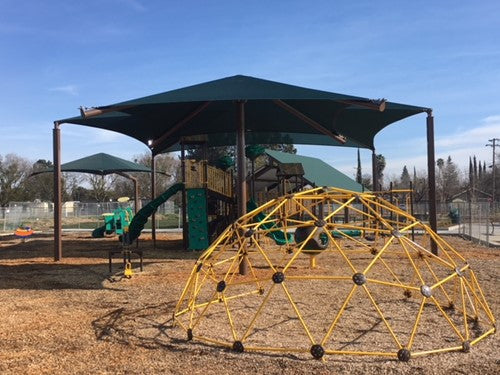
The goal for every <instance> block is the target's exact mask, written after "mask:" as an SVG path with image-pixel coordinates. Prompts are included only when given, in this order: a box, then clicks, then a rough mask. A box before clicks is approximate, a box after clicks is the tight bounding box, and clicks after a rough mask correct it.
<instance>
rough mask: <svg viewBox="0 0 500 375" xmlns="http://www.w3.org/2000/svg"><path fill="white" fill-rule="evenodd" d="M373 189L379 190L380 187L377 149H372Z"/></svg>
mask: <svg viewBox="0 0 500 375" xmlns="http://www.w3.org/2000/svg"><path fill="white" fill-rule="evenodd" d="M372 181H373V182H372V184H373V187H372V191H377V188H378V165H377V155H375V150H373V151H372Z"/></svg>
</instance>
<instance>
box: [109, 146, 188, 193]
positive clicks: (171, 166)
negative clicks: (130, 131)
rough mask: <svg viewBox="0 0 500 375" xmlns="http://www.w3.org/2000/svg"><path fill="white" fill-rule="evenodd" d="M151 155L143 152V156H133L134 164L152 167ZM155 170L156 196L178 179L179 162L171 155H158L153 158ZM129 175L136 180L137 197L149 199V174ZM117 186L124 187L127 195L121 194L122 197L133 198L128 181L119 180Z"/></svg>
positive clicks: (130, 184)
mask: <svg viewBox="0 0 500 375" xmlns="http://www.w3.org/2000/svg"><path fill="white" fill-rule="evenodd" d="M151 160H152V158H151V153H150V152H145V153H144V154H140V155H136V156H134V162H135V163H138V164H142V165H145V166H147V167H150V168H151V166H152V164H151ZM155 167H156V168H155V170H156V172H157V175H156V192H157V194H161V193H163V192H164V191H165V190H167V189H168V188H169V187H170V185H172V184H173V183H174V182H175V181H177V180H178V177H180V162H179V160H178V159H177V158H175V157H174V156H172V155H171V154H168V153H167V154H160V155H156V156H155ZM129 174H130V175H132V176H134V177H135V178H137V183H138V186H139V197H140V199H146V200H150V199H151V174H150V173H129ZM118 181H120V182H119V183H118V184H121V185H122V186H124V185H125V186H126V187H125V189H128V191H129V192H130V193H129V194H123V195H122V196H130V197H132V196H133V193H132V183H131V182H130V180H127V179H122V178H120V179H119V180H118Z"/></svg>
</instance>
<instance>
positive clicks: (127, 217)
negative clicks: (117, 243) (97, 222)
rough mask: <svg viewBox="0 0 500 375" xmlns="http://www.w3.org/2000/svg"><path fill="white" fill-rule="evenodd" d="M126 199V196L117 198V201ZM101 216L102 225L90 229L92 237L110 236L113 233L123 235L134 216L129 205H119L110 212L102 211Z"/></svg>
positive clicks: (125, 200)
mask: <svg viewBox="0 0 500 375" xmlns="http://www.w3.org/2000/svg"><path fill="white" fill-rule="evenodd" d="M128 201H129V198H128V197H121V198H118V202H120V203H125V202H128ZM103 217H104V225H103V226H100V227H98V228H96V229H94V230H93V231H92V237H94V238H102V237H104V236H105V235H106V236H111V235H113V234H116V235H118V236H123V234H124V233H125V232H126V231H128V227H129V225H130V222H131V221H132V218H133V217H134V212H133V211H132V208H130V207H119V208H117V209H116V210H114V211H113V212H112V213H104V214H103Z"/></svg>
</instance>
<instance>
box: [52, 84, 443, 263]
mask: <svg viewBox="0 0 500 375" xmlns="http://www.w3.org/2000/svg"><path fill="white" fill-rule="evenodd" d="M419 113H427V114H428V116H427V127H428V140H431V141H430V142H429V147H428V156H429V157H428V159H429V165H432V168H430V169H429V185H430V186H434V184H433V181H434V146H433V137H434V136H433V127H434V125H433V124H434V123H433V117H432V111H431V109H430V108H425V107H419V106H412V105H406V104H400V103H394V102H389V101H386V100H385V99H380V100H379V99H377V100H373V99H368V98H363V97H358V96H352V95H345V94H338V93H333V92H328V91H321V90H313V89H309V88H304V87H299V86H294V85H289V84H284V83H280V82H273V81H269V80H264V79H259V78H255V77H249V76H244V75H236V76H232V77H227V78H222V79H218V80H214V81H210V82H205V83H200V84H197V85H193V86H189V87H184V88H180V89H176V90H171V91H166V92H163V93H159V94H155V95H150V96H145V97H142V98H137V99H132V100H127V101H124V102H119V103H115V104H111V105H105V106H98V107H94V108H82V109H81V115H80V116H77V117H72V118H66V119H62V120H58V121H55V122H54V164H55V165H56V174H55V177H54V178H55V181H54V182H55V189H54V195H58V194H59V192H60V171H59V169H58V165H59V163H60V125H61V124H65V123H69V124H80V125H85V126H90V127H95V128H101V129H106V130H111V131H116V132H119V133H122V134H126V135H128V136H130V137H133V138H135V139H137V140H139V141H141V142H142V143H144V144H146V145H147V146H148V147H149V148H150V149H151V151H152V153H153V155H156V154H158V153H161V152H165V151H171V150H175V149H178V148H179V147H181V148H182V145H183V144H184V143H185V142H190V141H192V140H196V141H199V140H200V139H203V140H204V141H206V142H207V145H208V146H209V147H210V146H216V145H235V144H236V149H237V152H236V154H237V163H236V164H237V171H238V175H237V189H236V191H237V194H236V198H237V203H238V204H237V206H238V214H239V216H241V215H243V214H244V213H245V212H246V204H245V197H246V184H245V179H246V166H245V156H244V155H245V152H244V150H245V145H246V143H263V144H270V143H295V144H319V145H337V146H350V147H362V148H367V149H370V150H372V151H373V153H374V150H375V146H374V137H375V135H376V134H377V133H378V132H379V131H381V130H382V129H383V128H384V127H386V126H387V125H389V124H391V123H393V122H396V121H399V120H402V119H404V118H406V117H409V116H413V115H416V114H419ZM429 130H431V131H429ZM153 168H154V163H153ZM153 176H154V173H153ZM374 176H376V174H374ZM152 185H153V186H154V184H152ZM374 185H375V186H377V183H376V181H374ZM154 194H155V192H154V191H152V195H154ZM430 196H431V199H430V200H431V202H433V201H434V200H435V199H434V193H433V191H432V189H431V192H430ZM152 198H154V196H153V197H152ZM58 203H59V198H58V197H56V198H55V205H56V206H55V210H54V221H55V224H54V226H55V235H54V237H55V238H54V240H55V241H54V247H55V249H54V250H55V260H58V259H60V257H61V248H62V245H61V243H60V225H59V224H60V219H59V217H58V215H59V204H58ZM434 211H435V210H433V208H432V207H431V216H435V215H433V212H434ZM153 236H154V231H153Z"/></svg>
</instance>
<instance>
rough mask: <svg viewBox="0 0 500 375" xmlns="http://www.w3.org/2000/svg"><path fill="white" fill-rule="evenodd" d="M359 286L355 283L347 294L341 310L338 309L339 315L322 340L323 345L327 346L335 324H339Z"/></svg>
mask: <svg viewBox="0 0 500 375" xmlns="http://www.w3.org/2000/svg"><path fill="white" fill-rule="evenodd" d="M357 287H358V286H357V285H356V284H354V285H353V286H352V288H351V291H350V292H349V294H348V295H347V298H346V299H345V301H344V303H343V304H342V306H341V307H340V310H339V311H338V313H337V315H336V316H335V319H334V320H333V322H332V324H330V327H329V328H328V331H327V332H326V335H325V337H323V340H321V345H322V346H325V343H326V342H327V341H328V339H329V338H330V336H331V335H332V333H333V330H334V329H335V326H336V325H337V322H338V321H339V319H340V317H341V316H342V314H343V312H344V310H345V308H346V307H347V304H348V303H349V301H350V300H351V298H352V296H353V295H354V292H355V291H356V289H357Z"/></svg>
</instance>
